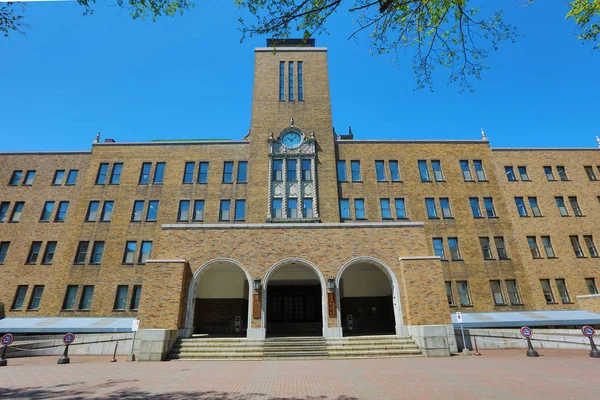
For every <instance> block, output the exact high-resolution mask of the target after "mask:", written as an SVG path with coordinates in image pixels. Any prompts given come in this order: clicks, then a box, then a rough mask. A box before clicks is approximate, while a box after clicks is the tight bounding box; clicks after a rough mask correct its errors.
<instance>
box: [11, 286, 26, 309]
mask: <svg viewBox="0 0 600 400" xmlns="http://www.w3.org/2000/svg"><path fill="white" fill-rule="evenodd" d="M26 295H27V285H19V286H17V293H15V299H14V300H13V303H12V307H11V308H10V309H11V310H20V309H21V308H23V303H25V296H26Z"/></svg>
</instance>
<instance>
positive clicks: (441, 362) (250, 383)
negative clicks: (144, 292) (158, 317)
mask: <svg viewBox="0 0 600 400" xmlns="http://www.w3.org/2000/svg"><path fill="white" fill-rule="evenodd" d="M540 353H541V357H540V358H537V359H534V358H527V357H526V356H525V350H496V351H486V352H485V354H484V355H483V356H482V357H461V356H455V357H451V358H437V359H434V358H387V359H355V360H315V361H312V360H311V361H309V360H306V361H304V360H302V361H246V362H240V361H229V362H227V361H203V362H190V361H170V362H162V363H156V362H151V363H150V362H146V363H143V362H135V363H131V362H125V360H124V358H123V357H121V358H119V361H118V362H117V363H110V362H109V360H110V357H77V356H74V357H72V358H71V364H69V365H56V360H57V358H58V357H37V358H20V359H9V365H8V366H7V367H2V368H0V398H1V399H27V398H34V399H46V398H53V399H84V398H86V399H87V398H90V399H124V398H126V399H169V400H183V399H219V400H250V399H256V400H276V399H277V400H301V399H306V400H308V399H310V400H330V399H331V400H350V399H353V400H354V399H361V400H364V399H514V398H525V399H542V398H543V399H567V398H569V399H574V398H578V399H597V398H598V396H599V394H598V393H599V390H600V389H599V388H600V359H592V358H590V357H588V354H587V352H586V351H573V350H543V351H540Z"/></svg>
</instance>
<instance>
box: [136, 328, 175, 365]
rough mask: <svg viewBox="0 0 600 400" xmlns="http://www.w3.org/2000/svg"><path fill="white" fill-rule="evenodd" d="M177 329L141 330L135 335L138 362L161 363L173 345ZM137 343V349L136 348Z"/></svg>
mask: <svg viewBox="0 0 600 400" xmlns="http://www.w3.org/2000/svg"><path fill="white" fill-rule="evenodd" d="M178 334H179V330H178V329H141V330H140V331H139V332H138V333H137V335H136V339H135V341H136V346H135V347H136V348H137V349H138V354H137V357H136V359H137V360H138V361H162V360H164V359H165V358H166V356H167V354H169V351H170V350H171V348H172V347H173V345H174V344H175V341H176V340H177V336H178ZM138 343H139V347H138Z"/></svg>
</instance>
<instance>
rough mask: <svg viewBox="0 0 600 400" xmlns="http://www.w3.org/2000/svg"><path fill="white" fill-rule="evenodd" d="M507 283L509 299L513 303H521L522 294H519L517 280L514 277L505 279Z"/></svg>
mask: <svg viewBox="0 0 600 400" xmlns="http://www.w3.org/2000/svg"><path fill="white" fill-rule="evenodd" d="M504 283H505V284H506V292H507V293H508V301H509V302H510V304H511V305H513V306H514V305H518V304H522V303H521V296H519V288H518V287H517V281H515V280H514V279H507V280H505V281H504Z"/></svg>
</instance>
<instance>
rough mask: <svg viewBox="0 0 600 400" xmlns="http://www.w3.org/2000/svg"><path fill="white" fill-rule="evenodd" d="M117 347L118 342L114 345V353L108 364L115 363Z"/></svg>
mask: <svg viewBox="0 0 600 400" xmlns="http://www.w3.org/2000/svg"><path fill="white" fill-rule="evenodd" d="M118 347H119V342H117V343H116V344H115V352H114V353H113V358H112V360H110V362H117V348H118Z"/></svg>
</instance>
